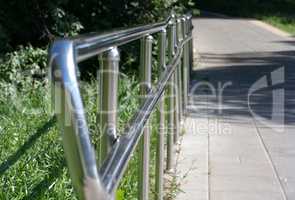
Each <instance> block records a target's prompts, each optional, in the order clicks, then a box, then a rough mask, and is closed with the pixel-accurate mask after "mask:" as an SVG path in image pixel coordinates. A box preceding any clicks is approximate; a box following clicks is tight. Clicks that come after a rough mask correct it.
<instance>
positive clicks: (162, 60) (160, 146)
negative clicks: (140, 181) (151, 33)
mask: <svg viewBox="0 0 295 200" xmlns="http://www.w3.org/2000/svg"><path fill="white" fill-rule="evenodd" d="M166 37H167V32H166V29H163V30H162V31H161V32H160V36H159V43H158V45H159V47H158V48H159V52H158V60H159V65H160V66H159V67H160V70H161V75H163V74H164V71H165V69H166V39H167V38H166ZM164 97H165V92H163V94H162V97H161V98H160V100H159V113H158V114H159V132H158V135H157V152H156V173H155V174H156V185H155V187H156V188H155V191H156V193H155V199H156V200H163V197H164V179H163V178H164V148H165V141H164V139H165V138H164V135H165V133H166V132H165V130H166V128H165V127H166V123H165V102H164V100H165V98H164Z"/></svg>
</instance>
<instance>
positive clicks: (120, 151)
mask: <svg viewBox="0 0 295 200" xmlns="http://www.w3.org/2000/svg"><path fill="white" fill-rule="evenodd" d="M190 39H191V35H188V36H187V38H186V39H184V40H182V42H181V43H180V44H179V46H178V48H177V51H176V53H175V56H174V58H173V60H172V61H171V62H170V63H169V64H168V65H167V68H166V70H165V72H164V73H163V76H162V77H161V79H160V81H159V83H158V86H157V88H156V90H155V91H153V90H151V91H150V92H149V93H148V94H147V98H146V100H145V102H144V103H143V104H142V106H141V107H140V110H139V111H138V112H137V113H136V114H135V116H134V118H133V120H131V122H130V125H129V126H128V127H127V128H126V129H125V130H124V133H123V134H122V136H121V137H120V138H119V139H118V140H117V142H116V143H115V144H114V145H113V148H112V149H111V152H110V153H109V154H108V156H107V158H106V160H105V162H104V163H103V165H102V167H101V168H100V171H99V174H100V177H101V180H102V183H103V185H104V187H105V189H106V191H107V192H108V193H109V194H112V193H113V192H114V190H115V189H116V187H117V185H118V182H119V180H120V178H121V177H122V175H123V173H124V171H125V169H126V167H127V164H128V161H129V159H130V157H131V154H132V152H133V151H134V150H135V147H136V146H137V143H138V141H139V138H140V136H141V135H142V130H143V128H144V126H145V125H146V122H147V120H148V119H149V117H150V115H151V113H152V111H153V110H154V108H155V106H156V105H157V103H158V101H159V99H160V98H161V96H162V93H163V92H164V90H165V88H166V86H167V82H168V80H169V79H170V78H171V76H172V74H173V73H174V71H175V69H176V66H177V64H178V63H179V60H180V58H181V54H182V50H183V48H182V47H183V45H184V44H185V43H186V42H188V41H189V40H190Z"/></svg>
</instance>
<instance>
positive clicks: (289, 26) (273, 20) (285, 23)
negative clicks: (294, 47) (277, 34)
mask: <svg viewBox="0 0 295 200" xmlns="http://www.w3.org/2000/svg"><path fill="white" fill-rule="evenodd" d="M258 19H261V20H262V21H265V22H266V23H269V24H271V25H273V26H275V27H277V28H279V29H281V30H283V31H286V32H288V33H290V34H292V35H295V18H294V17H291V16H282V15H272V16H271V15H265V16H259V17H258Z"/></svg>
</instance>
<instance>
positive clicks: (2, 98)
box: [0, 77, 158, 200]
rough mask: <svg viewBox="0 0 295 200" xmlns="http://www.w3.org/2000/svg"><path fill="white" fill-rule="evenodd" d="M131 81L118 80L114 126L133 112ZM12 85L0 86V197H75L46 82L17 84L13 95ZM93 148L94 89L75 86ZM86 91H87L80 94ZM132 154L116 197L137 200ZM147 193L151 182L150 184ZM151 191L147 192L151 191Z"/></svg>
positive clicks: (9, 199)
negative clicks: (117, 115) (118, 87)
mask: <svg viewBox="0 0 295 200" xmlns="http://www.w3.org/2000/svg"><path fill="white" fill-rule="evenodd" d="M136 83H137V82H136V80H135V78H130V77H129V78H127V77H125V78H122V77H121V80H120V89H119V90H120V92H119V102H120V103H119V105H120V110H121V112H120V113H119V128H120V129H121V130H122V128H123V126H124V124H125V123H126V122H127V121H128V120H129V119H130V118H131V117H132V115H133V113H134V112H135V110H136V109H137V108H138V101H137V100H136V98H135V97H136V96H137V95H138V91H139V89H138V88H137V87H136V85H137V84H136ZM12 88H13V87H12V85H1V84H0V89H1V91H2V92H1V93H0V113H1V116H0V148H1V151H0V188H1V190H0V199H1V200H5V199H7V200H16V199H28V200H31V199H44V200H45V199H47V200H48V199H65V200H66V199H69V200H70V199H71V200H73V199H76V197H75V193H74V191H73V188H72V185H71V180H70V178H69V173H68V169H67V167H66V163H65V160H64V154H63V148H62V145H61V144H62V142H61V137H60V131H59V129H58V127H57V125H56V120H55V118H54V117H53V116H52V114H51V111H50V110H51V108H50V106H51V104H50V94H49V92H48V91H50V89H49V87H48V84H46V85H39V86H37V87H33V86H32V85H26V86H23V87H22V89H20V90H18V92H17V93H16V94H15V93H14V92H11V89H12ZM81 91H82V92H83V98H84V102H85V105H86V110H87V114H88V115H87V118H88V122H89V124H90V125H89V126H90V129H91V134H92V140H93V143H94V145H95V144H97V138H95V137H94V135H95V132H96V123H95V122H96V117H95V116H96V114H95V113H96V112H95V111H96V109H97V105H96V101H95V99H96V85H95V83H94V82H93V83H92V82H88V83H84V84H83V87H82V88H81ZM86 91H87V92H86ZM151 122H152V123H153V125H154V126H153V127H154V128H153V136H152V145H151V146H152V147H151V159H152V160H151V165H150V166H151V178H152V179H154V174H155V173H154V172H155V169H154V166H155V149H156V148H155V146H156V134H155V133H156V132H157V127H158V126H157V117H156V115H154V116H153V118H152V120H151ZM137 160H138V158H137V154H134V156H133V158H132V160H131V162H130V165H129V167H128V170H127V172H126V173H125V176H124V178H123V180H122V182H121V184H120V187H119V192H118V194H119V196H120V198H119V199H128V200H132V199H134V200H135V199H137V174H138V173H137V170H138V169H137V168H138V167H137V166H138V164H137ZM151 184H152V185H151V189H153V188H154V181H151ZM151 193H153V190H152V191H151Z"/></svg>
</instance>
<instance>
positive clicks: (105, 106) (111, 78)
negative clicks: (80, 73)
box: [98, 47, 120, 163]
mask: <svg viewBox="0 0 295 200" xmlns="http://www.w3.org/2000/svg"><path fill="white" fill-rule="evenodd" d="M119 61H120V55H119V51H118V48H117V47H112V48H111V49H110V50H108V51H106V52H104V53H102V55H101V56H100V66H101V70H100V71H99V76H100V79H99V80H100V83H99V87H100V91H99V94H100V95H99V96H98V98H99V99H100V100H99V103H100V105H99V107H100V109H99V124H98V127H99V132H100V133H99V134H100V135H99V136H100V144H99V145H100V149H99V163H101V162H102V161H104V159H105V157H106V155H107V154H108V152H109V150H110V148H111V146H112V144H113V143H114V142H115V141H116V139H117V137H118V136H117V110H118V109H117V108H118V106H117V105H118V76H119Z"/></svg>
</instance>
